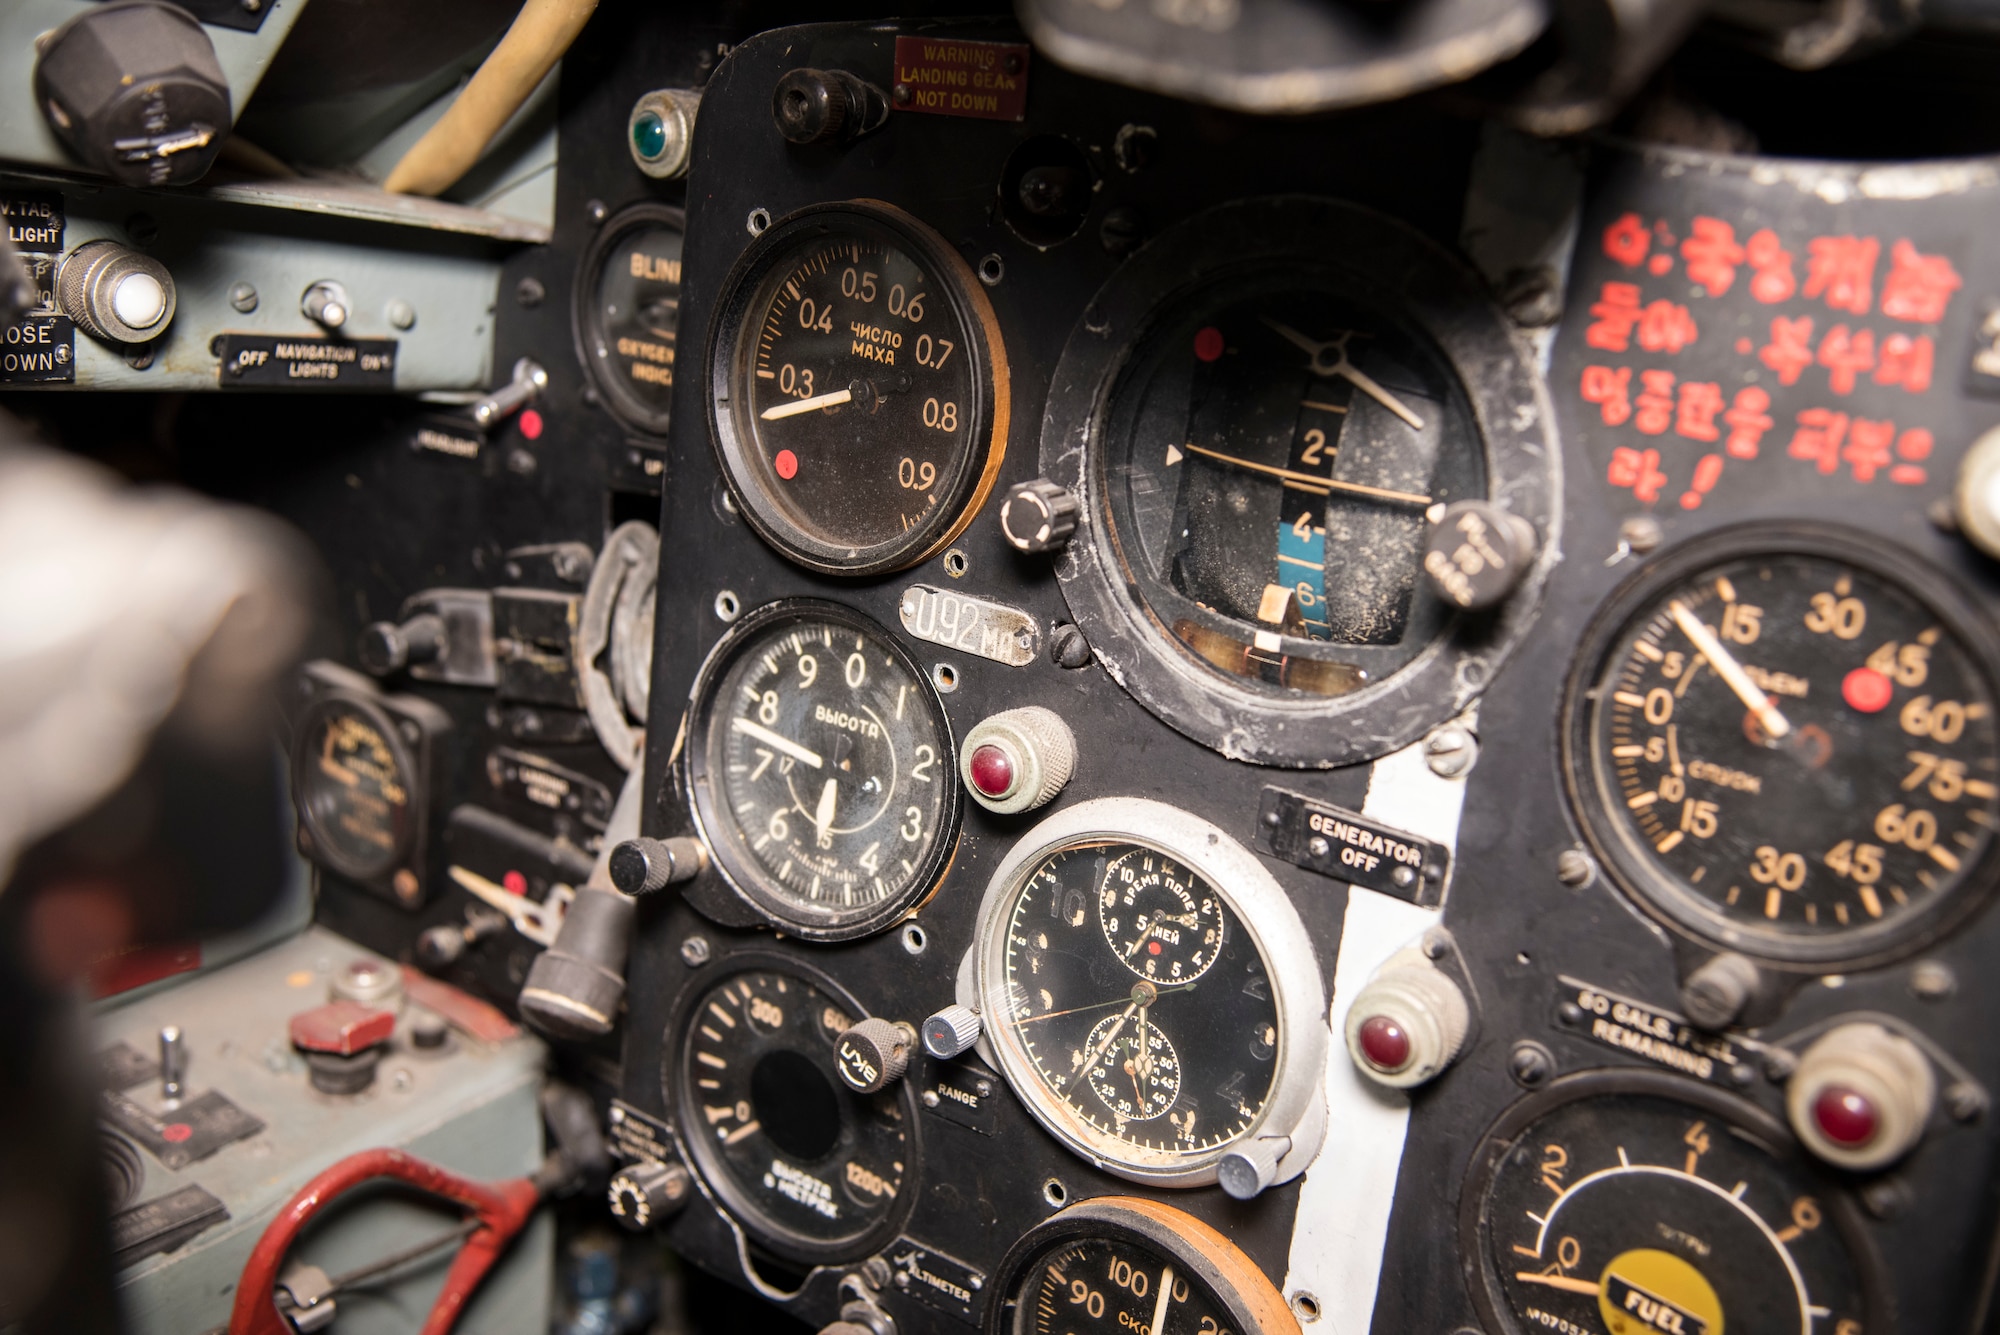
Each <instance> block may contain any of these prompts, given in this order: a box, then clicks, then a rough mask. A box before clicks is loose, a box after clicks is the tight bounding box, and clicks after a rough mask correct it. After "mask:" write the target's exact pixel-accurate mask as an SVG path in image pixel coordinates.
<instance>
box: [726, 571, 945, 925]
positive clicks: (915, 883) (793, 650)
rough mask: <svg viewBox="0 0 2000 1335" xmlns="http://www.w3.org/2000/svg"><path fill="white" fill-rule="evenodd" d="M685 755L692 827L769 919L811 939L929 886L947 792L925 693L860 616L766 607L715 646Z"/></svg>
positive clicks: (884, 912) (908, 666) (936, 865)
mask: <svg viewBox="0 0 2000 1335" xmlns="http://www.w3.org/2000/svg"><path fill="white" fill-rule="evenodd" d="M697 696H698V702H699V706H700V708H699V714H698V717H699V718H700V719H701V723H700V726H701V728H702V729H703V730H704V732H705V734H706V735H705V738H704V741H703V744H702V746H701V747H699V748H698V749H697V750H696V751H695V752H691V755H690V763H691V764H696V766H697V773H696V775H695V783H694V785H693V790H694V795H695V800H696V805H697V809H698V811H699V812H700V814H701V817H702V821H703V826H704V829H705V830H706V831H707V832H708V833H709V835H710V837H711V840H712V841H713V843H714V845H715V848H716V855H717V860H718V861H719V862H720V863H721V864H722V868H723V871H724V872H725V873H726V874H727V876H728V877H729V879H730V881H731V883H732V884H733V885H735V886H736V887H737V889H738V890H740V891H742V892H743V893H744V894H745V895H746V897H748V898H749V899H750V900H751V901H752V902H753V903H755V904H757V906H758V907H759V908H760V909H762V910H763V911H764V912H765V913H766V914H767V915H768V916H769V917H770V918H771V919H772V920H773V922H774V923H776V924H778V925H780V926H784V927H789V928H791V929H793V930H795V931H799V932H801V934H807V935H811V934H815V933H817V934H818V935H820V936H821V937H822V938H825V937H831V936H840V935H860V934H862V933H863V932H866V931H870V930H874V928H875V927H878V926H881V925H885V924H886V922H887V921H888V919H889V918H890V917H893V916H894V914H895V913H896V912H898V911H899V910H900V909H901V908H902V907H905V906H907V904H908V903H909V901H910V900H911V899H913V898H915V897H917V896H919V895H921V894H922V893H923V892H924V891H925V890H926V889H927V888H928V887H929V886H930V885H931V884H933V883H934V881H935V879H936V876H937V873H938V872H939V871H940V870H941V866H942V862H943V860H944V859H945V858H946V857H948V856H949V851H950V847H951V838H952V835H953V833H954V832H955V830H956V825H957V807H958V794H957V789H956V778H955V771H954V769H953V766H952V764H951V755H952V745H951V739H950V733H949V729H948V726H947V725H946V723H945V721H944V718H943V714H942V710H941V709H940V708H939V707H938V705H937V702H936V700H935V697H934V696H933V694H932V692H931V689H930V686H929V684H928V683H927V682H926V681H925V680H924V678H923V676H922V674H921V673H920V672H919V671H918V670H917V668H916V667H915V665H914V664H912V663H911V662H910V661H909V659H908V657H907V656H906V655H905V654H903V652H902V651H901V650H900V649H899V648H897V647H896V646H895V645H894V644H893V643H892V642H891V641H889V640H888V638H887V636H885V635H884V634H883V633H882V632H881V631H880V630H879V629H877V628H876V627H874V626H873V624H872V623H869V622H866V621H865V620H863V619H862V618H860V617H859V616H858V615H856V614H854V613H851V612H847V611H846V610H845V609H840V608H835V607H833V606H832V605H831V604H817V603H814V604H776V605H773V607H771V608H767V609H763V610H761V611H760V612H758V613H756V614H753V616H752V617H751V618H746V622H745V625H744V627H743V628H742V629H741V630H739V631H738V632H733V633H732V635H731V636H730V637H729V638H728V639H726V640H725V641H724V643H723V644H722V645H720V646H718V647H717V649H716V652H715V655H714V656H713V657H712V658H711V660H710V665H709V667H708V668H706V669H705V670H704V672H703V676H702V683H701V684H700V685H698V687H697Z"/></svg>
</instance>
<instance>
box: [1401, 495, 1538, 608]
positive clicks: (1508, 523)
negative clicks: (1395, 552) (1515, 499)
mask: <svg viewBox="0 0 2000 1335" xmlns="http://www.w3.org/2000/svg"><path fill="white" fill-rule="evenodd" d="M1424 541H1425V547H1424V574H1426V575H1428V576H1429V577H1430V581H1431V587H1432V588H1434V589H1436V590H1437V592H1438V594H1439V595H1440V596H1441V597H1443V598H1444V600H1445V601H1446V602H1448V603H1450V604H1451V605H1452V606H1454V607H1459V608H1463V609H1464V610H1466V611H1468V612H1477V611H1481V610H1483V609H1485V608H1488V607H1492V606H1494V605H1495V604H1497V603H1499V602H1500V601H1501V600H1503V599H1504V598H1506V596H1507V595H1508V594H1510V593H1512V592H1513V591H1514V587H1515V586H1516V585H1517V584H1519V583H1520V582H1521V577H1522V576H1524V575H1526V574H1527V573H1528V567H1529V566H1531V565H1533V564H1534V561H1535V545H1536V544H1535V526H1534V525H1533V524H1530V523H1529V522H1528V521H1527V520H1525V519H1523V518H1521V516H1519V515H1517V514H1510V513H1509V512H1507V511H1505V510H1502V509H1501V508H1500V507H1499V506H1497V505H1495V504H1493V502H1491V501H1459V502H1457V503H1456V504H1453V505H1445V506H1433V507H1432V509H1431V514H1430V529H1429V531H1428V533H1427V534H1426V536H1425V540H1424Z"/></svg>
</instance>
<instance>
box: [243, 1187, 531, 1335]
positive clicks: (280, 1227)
mask: <svg viewBox="0 0 2000 1335" xmlns="http://www.w3.org/2000/svg"><path fill="white" fill-rule="evenodd" d="M385 1177H387V1178H396V1179H398V1180H399V1181H403V1182H407V1183H409V1184H410V1185H411V1186H413V1187H418V1188H420V1189H422V1190H424V1191H428V1192H430V1193H432V1194H433V1195H437V1196H443V1197H444V1198H445V1199H447V1200H451V1201H456V1202H458V1203H459V1204H460V1205H463V1206H465V1207H466V1208H467V1209H468V1210H470V1211H472V1213H473V1214H474V1215H476V1216H477V1217H478V1219H479V1227H478V1228H477V1229H475V1230H473V1232H472V1234H471V1236H469V1237H467V1238H466V1240H465V1243H464V1245H463V1246H461V1247H460V1248H459V1251H458V1255H457V1256H456V1257H455V1258H454V1259H453V1260H452V1263H451V1270H450V1272H449V1273H448V1274H447V1275H446V1276H445V1280H444V1290H443V1291H442V1292H441V1293H439V1294H438V1298H437V1302H436V1303H435V1304H434V1305H433V1306H432V1307H431V1314H430V1316H429V1317H428V1318H427V1319H426V1320H425V1321H424V1328H423V1330H422V1332H421V1335H445V1332H447V1331H449V1330H450V1329H451V1328H452V1327H453V1326H454V1325H456V1324H457V1322H458V1318H459V1314H460V1313H462V1312H463V1311H464V1310H465V1304H466V1303H467V1302H468V1301H469V1300H470V1299H471V1297H472V1293H473V1290H474V1289H477V1288H478V1287H479V1281H480V1280H481V1279H484V1278H485V1277H486V1272H487V1271H488V1270H490V1269H491V1268H492V1266H493V1263H494V1261H496V1260H498V1259H499V1257H500V1253H501V1252H503V1251H505V1250H506V1248H507V1244H508V1243H509V1242H511V1241H513V1238H514V1235H515V1234H516V1233H518V1232H520V1231H521V1225H523V1224H525V1223H526V1222H527V1221H528V1216H529V1215H531V1214H533V1213H534V1211H535V1206H536V1204H537V1203H538V1202H539V1201H540V1200H541V1190H540V1188H538V1187H537V1186H536V1185H535V1184H534V1183H533V1182H531V1181H529V1180H528V1179H527V1178H521V1177H516V1178H509V1179H507V1180H506V1181H504V1182H490V1183H489V1182H470V1181H467V1180H466V1179H465V1178H462V1177H460V1176H458V1175H457V1174H456V1173H449V1172H446V1171H445V1170H444V1169H442V1168H439V1167H438V1166H437V1165H436V1164H434V1163H428V1162H426V1161H424V1160H422V1159H419V1158H416V1157H415V1156H413V1155H409V1154H405V1153H403V1152H402V1151H401V1150H363V1151H362V1152H361V1153H359V1154H354V1155H349V1156H348V1157H347V1158H345V1159H342V1160H341V1161H340V1162H339V1163H337V1164H335V1165H333V1167H331V1168H329V1169H327V1170H326V1171H325V1172H323V1173H321V1174H320V1175H319V1176H318V1177H316V1178H314V1179H313V1180H312V1181H310V1182H308V1183H306V1185H305V1186H304V1187H303V1188H301V1189H300V1191H299V1194H298V1195H296V1196H294V1197H292V1199H291V1200H290V1202H288V1203H287V1204H286V1206H285V1208H284V1209H283V1210H281V1211H279V1213H278V1217H277V1218H276V1219H273V1220H272V1221H271V1223H270V1226H269V1227H267V1228H266V1229H265V1230H264V1236H263V1237H261V1238H259V1239H257V1246H256V1247H255V1249H253V1250H252V1251H251V1253H250V1260H249V1261H248V1262H247V1263H245V1265H244V1267H243V1277H242V1279H241V1280H240V1281H238V1283H237V1286H236V1305H235V1307H234V1308H232V1309H231V1311H230V1313H229V1335H293V1331H292V1327H291V1324H290V1323H289V1322H287V1321H286V1320H285V1318H284V1317H282V1316H280V1315H279V1313H278V1304H277V1299H276V1297H275V1295H274V1290H275V1289H276V1287H277V1283H278V1267H279V1266H281V1265H283V1264H284V1262H285V1253H286V1252H288V1251H290V1250H291V1247H292V1243H293V1241H294V1240H295V1239H296V1238H297V1237H298V1235H299V1232H300V1230H302V1229H303V1228H305V1226H306V1224H307V1223H308V1222H310V1221H311V1220H312V1218H313V1217H314V1216H315V1215H317V1214H318V1213H319V1212H320V1211H321V1210H322V1209H324V1208H326V1207H327V1206H328V1205H330V1204H332V1203H333V1201H334V1200H335V1198H337V1197H339V1196H341V1195H343V1194H344V1193H346V1192H348V1191H350V1190H352V1189H353V1188H355V1187H358V1186H360V1185H361V1184H362V1183H364V1182H371V1181H373V1180H375V1179H377V1178H385Z"/></svg>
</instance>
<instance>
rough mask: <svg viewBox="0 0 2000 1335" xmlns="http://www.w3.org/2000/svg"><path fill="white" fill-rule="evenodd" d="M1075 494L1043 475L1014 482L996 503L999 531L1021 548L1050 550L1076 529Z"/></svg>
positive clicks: (1064, 540)
mask: <svg viewBox="0 0 2000 1335" xmlns="http://www.w3.org/2000/svg"><path fill="white" fill-rule="evenodd" d="M1078 509H1079V507H1078V505H1077V500H1076V496H1075V494H1074V493H1072V492H1071V491H1070V490H1069V488H1067V487H1062V486H1058V485H1057V484H1055V483H1053V482H1051V481H1049V480H1048V479H1047V478H1045V477H1038V478H1036V479H1035V480H1034V481H1032V482H1018V483H1016V484H1014V486H1013V487H1011V488H1009V489H1008V492H1007V499H1006V500H1004V501H1002V502H1001V503H1000V533H1001V536H1002V537H1004V538H1006V539H1007V542H1008V544H1009V545H1010V546H1013V547H1015V548H1016V549H1018V550H1020V551H1024V552H1052V551H1055V550H1056V549H1057V548H1059V547H1062V546H1063V545H1065V544H1066V543H1068V542H1069V540H1070V536H1071V535H1072V534H1074V533H1075V532H1076V517H1077V513H1078Z"/></svg>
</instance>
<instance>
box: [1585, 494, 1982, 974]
mask: <svg viewBox="0 0 2000 1335" xmlns="http://www.w3.org/2000/svg"><path fill="white" fill-rule="evenodd" d="M1995 664H2000V651H1996V648H1995V646H1994V641H1993V635H1992V632H1991V629H1990V628H1989V627H1988V626H1987V625H1986V624H1985V622H1984V621H1983V620H1982V619H1981V618H1980V617H1979V616H1978V614H1977V613H1976V612H1974V611H1973V610H1972V609H1971V607H1970V606H1969V605H1967V603H1966V602H1965V600H1964V599H1962V598H1960V597H1959V596H1958V595H1956V594H1955V593H1953V592H1952V590H1951V588H1950V586H1949V583H1948V581H1947V580H1945V579H1944V578H1943V576H1942V575H1941V573H1940V572H1938V571H1936V570H1932V569H1929V568H1927V567H1924V566H1922V565H1921V564H1919V563H1918V562H1917V561H1916V560H1915V559H1914V558H1910V557H1906V556H1903V555H1901V554H1900V553H1898V552H1897V551H1895V549H1893V548H1891V547H1889V546H1887V545H1886V544H1884V543H1883V542H1882V541H1881V540H1880V539H1878V538H1873V537H1864V536H1863V535H1861V534H1858V533H1848V532H1845V531H1842V530H1836V529H1830V528H1822V527H1817V526H1812V527H1807V526H1797V527H1780V528H1774V527H1772V526H1771V525H1759V526H1757V527H1756V528H1754V529H1752V528H1743V529H1737V530H1733V531H1728V532H1724V533H1720V534H1716V535H1712V536H1711V537H1708V538H1705V539H1703V540H1700V541H1698V542H1696V543H1694V544H1691V545H1690V546H1688V547H1686V548H1683V549H1681V550H1679V551H1677V552H1675V553H1672V554H1671V555H1669V556H1667V557H1665V558H1663V559H1661V560H1659V561H1656V562H1654V563H1653V565H1652V566H1651V567H1649V568H1648V569H1647V570H1646V571H1644V572H1643V573H1642V574H1641V575H1639V576H1638V577H1637V578H1636V579H1635V580H1634V581H1633V582H1632V583H1631V584H1629V585H1628V586H1627V587H1626V588H1625V589H1623V590H1621V591H1620V592H1619V593H1618V594H1617V595H1616V596H1615V597H1614V598H1613V599H1612V601H1611V603H1610V605H1609V606H1607V607H1606V608H1605V610H1604V612H1603V613H1602V614H1601V615H1600V616H1599V618H1598V620H1597V623H1596V624H1595V626H1594V627H1593V629H1592V631H1591V632H1590V634H1589V635H1588V636H1587V637H1586V641H1585V646H1584V651H1583V653H1582V655H1581V657H1580V658H1579V660H1578V664H1577V667H1576V669H1575V672H1574V673H1573V675H1572V679H1571V683H1570V689H1569V694H1568V702H1567V706H1566V712H1567V717H1566V720H1565V726H1564V747H1565V757H1566V762H1567V778H1568V783H1569V787H1570V793H1571V796H1572V798H1573V800H1574V802H1575V804H1576V809H1577V813H1578V815H1579V817H1580V818H1581V821H1582V824H1583V827H1584V829H1585V831H1586V833H1587V834H1588V836H1589V837H1590V840H1591V842H1592V844H1593V845H1594V846H1595V847H1596V848H1597V850H1598V852H1599V854H1600V855H1601V857H1602V858H1603V860H1604V863H1605V865H1606V866H1607V867H1608V868H1609V870H1610V872H1611V874H1612V875H1613V876H1614V877H1615V878H1616V880H1617V881H1618V883H1619V884H1620V885H1621V886H1623V887H1624V888H1625V889H1626V890H1627V891H1628V892H1629V893H1630V894H1632V895H1633V896H1634V897H1635V898H1636V899H1637V900H1638V901H1639V903H1640V904H1641V905H1643V906H1644V907H1645V908H1646V909H1648V910H1649V911H1650V912H1652V913H1653V914H1654V915H1655V916H1656V917H1659V918H1661V919H1663V920H1664V921H1666V922H1667V923H1669V924H1670V925H1672V926H1675V927H1677V928H1680V929H1681V930H1683V931H1685V932H1688V933H1690V934H1692V935H1694V936H1696V937H1698V938H1700V939H1702V940H1704V941H1707V942H1710V943H1713V944H1716V945H1719V946H1723V947H1726V948H1728V949H1731V950H1737V951H1741V952H1744V953H1746V954H1750V955H1753V956H1757V957H1760V958H1763V959H1766V960H1769V961H1772V962H1774V963H1776V964H1779V965H1781V966H1786V965H1788V966H1791V967H1796V968H1824V967H1828V966H1833V965H1840V966H1842V967H1853V966H1858V965H1862V964H1866V963H1872V962H1878V961H1880V960H1883V959H1885V958H1887V957H1889V956H1892V955H1895V954H1898V953H1902V952H1906V951H1908V950H1911V949H1915V948H1917V947H1919V946H1920V945H1921V944H1922V943H1924V942H1926V941H1929V940H1932V939H1934V938H1935V937H1936V936H1937V935H1938V934H1939V933H1940V932H1942V931H1944V930H1945V929H1946V928H1947V927H1949V926H1950V925H1951V924H1952V923H1954V922H1956V921H1958V920H1959V919H1960V918H1962V917H1963V916H1964V915H1965V914H1966V913H1967V912H1969V911H1971V910H1972V909H1973V908H1975V907H1976V906H1977V904H1978V902H1979V901H1980V900H1981V899H1982V897H1983V895H1984V893H1985V891H1986V889H1987V888H1988V885H1989V883H1990V881H1991V879H1992V877H1991V875H1990V873H1989V870H1988V869H1989V866H1990V863H1991V861H1992V858H1993V846H1994V835H1995V831H1996V829H2000V723H1997V722H1996V719H1995V717H1994V711H1995V708H1996V697H1995V687H1994V683H1993V678H1992V672H1993V670H1994V666H1995Z"/></svg>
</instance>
